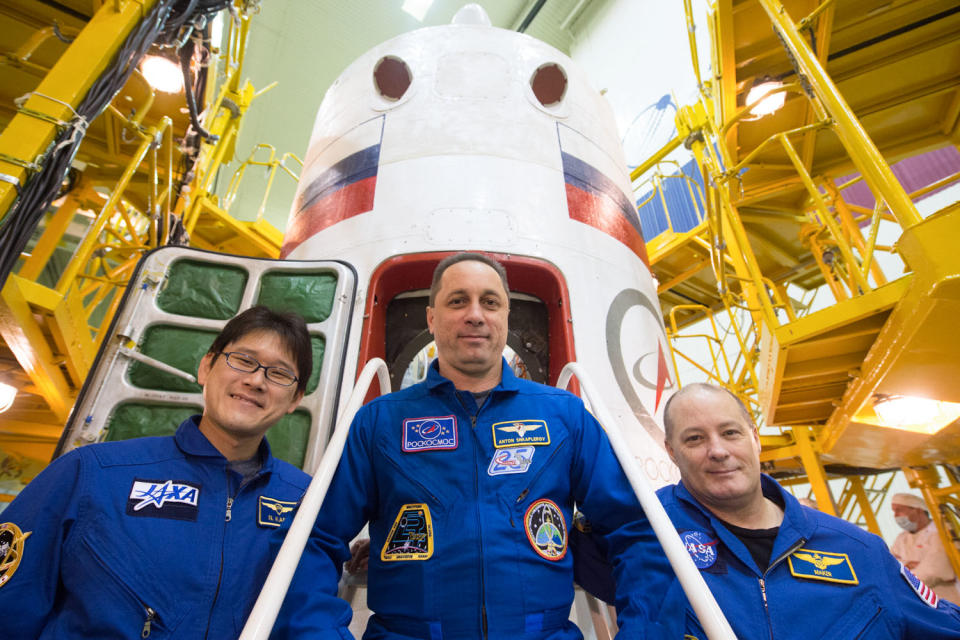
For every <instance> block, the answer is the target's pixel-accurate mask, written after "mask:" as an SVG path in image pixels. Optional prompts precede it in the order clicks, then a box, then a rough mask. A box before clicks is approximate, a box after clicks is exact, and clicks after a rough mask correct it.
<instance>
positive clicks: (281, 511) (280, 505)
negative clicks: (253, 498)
mask: <svg viewBox="0 0 960 640" xmlns="http://www.w3.org/2000/svg"><path fill="white" fill-rule="evenodd" d="M296 507H297V503H296V502H285V501H283V500H277V499H276V498H268V497H267V496H260V498H259V499H258V500H257V524H258V525H260V526H261V527H279V526H280V525H281V524H283V521H284V520H286V519H287V514H288V513H290V512H291V511H293V510H294V509H296Z"/></svg>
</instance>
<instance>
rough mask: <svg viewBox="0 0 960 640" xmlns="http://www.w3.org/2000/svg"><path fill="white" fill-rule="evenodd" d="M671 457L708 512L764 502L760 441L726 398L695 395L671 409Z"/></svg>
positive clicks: (714, 394)
mask: <svg viewBox="0 0 960 640" xmlns="http://www.w3.org/2000/svg"><path fill="white" fill-rule="evenodd" d="M670 415H671V416H672V417H673V430H672V431H671V433H670V437H669V438H668V439H667V441H666V443H665V444H666V449H667V453H668V454H669V455H670V458H671V459H672V460H673V462H674V463H675V464H676V465H677V467H679V469H680V476H681V478H682V479H683V484H684V486H685V487H686V488H687V489H688V490H689V491H690V493H691V494H692V495H693V496H694V497H695V498H697V500H699V501H700V502H701V503H702V504H703V505H704V506H706V507H708V508H715V509H718V510H726V511H735V510H737V509H738V508H740V507H743V506H746V505H749V504H750V503H751V502H752V501H755V500H762V498H763V493H762V491H761V488H760V437H759V436H758V435H757V431H756V429H754V428H753V424H752V423H751V422H750V421H748V420H747V418H746V416H745V415H744V414H743V411H742V410H741V408H740V405H739V404H737V402H736V401H735V400H734V399H733V398H731V397H729V396H728V395H727V394H725V393H722V392H717V391H710V390H696V391H692V392H690V393H689V394H687V395H684V396H681V397H680V398H677V399H676V400H675V401H674V402H673V403H672V404H671V405H670Z"/></svg>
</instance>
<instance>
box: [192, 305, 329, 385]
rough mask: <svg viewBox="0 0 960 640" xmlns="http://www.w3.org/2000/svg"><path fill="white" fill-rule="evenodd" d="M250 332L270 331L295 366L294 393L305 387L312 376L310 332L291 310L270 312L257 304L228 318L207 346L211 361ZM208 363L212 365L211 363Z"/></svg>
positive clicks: (299, 317) (214, 360)
mask: <svg viewBox="0 0 960 640" xmlns="http://www.w3.org/2000/svg"><path fill="white" fill-rule="evenodd" d="M254 331H272V332H273V333H275V334H277V337H279V338H280V342H281V343H282V344H283V346H284V347H286V348H287V350H288V351H289V352H290V355H292V356H293V359H294V361H295V362H296V365H297V371H296V374H297V391H304V390H305V389H306V388H307V381H308V380H309V379H310V374H311V373H313V347H312V345H311V344H310V333H309V332H308V331H307V323H306V322H304V321H303V318H302V317H301V316H300V315H299V314H297V313H293V312H292V311H288V312H281V311H274V310H273V309H270V308H269V307H265V306H263V305H257V306H255V307H250V308H249V309H247V310H246V311H243V312H241V313H238V314H237V315H235V316H234V317H233V318H231V319H230V322H228V323H227V324H226V325H225V326H224V327H223V331H221V332H220V335H218V336H217V337H216V339H215V340H214V341H213V344H211V345H210V350H209V351H208V353H212V354H213V362H216V361H217V357H218V356H219V355H220V353H221V352H222V351H223V350H224V349H226V348H227V346H228V345H230V344H232V343H234V342H236V341H237V340H239V339H240V338H242V337H243V336H245V335H247V334H248V333H253V332H254ZM211 364H212V363H211Z"/></svg>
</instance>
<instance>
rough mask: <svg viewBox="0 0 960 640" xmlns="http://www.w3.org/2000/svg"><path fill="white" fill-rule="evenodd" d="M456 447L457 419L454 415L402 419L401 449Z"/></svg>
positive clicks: (419, 449) (433, 449) (411, 451)
mask: <svg viewBox="0 0 960 640" xmlns="http://www.w3.org/2000/svg"><path fill="white" fill-rule="evenodd" d="M456 448H457V419H456V418H455V417H454V416H442V417H438V418H409V419H407V420H404V421H403V450H404V451H406V452H408V453H415V452H417V451H437V450H439V449H456Z"/></svg>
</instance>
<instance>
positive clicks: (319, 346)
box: [304, 336, 327, 395]
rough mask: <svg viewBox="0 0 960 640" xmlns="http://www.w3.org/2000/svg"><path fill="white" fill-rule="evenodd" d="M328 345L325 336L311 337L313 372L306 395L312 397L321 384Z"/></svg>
mask: <svg viewBox="0 0 960 640" xmlns="http://www.w3.org/2000/svg"><path fill="white" fill-rule="evenodd" d="M326 343H327V341H326V340H325V339H324V337H323V336H310V346H311V347H312V349H313V372H312V373H311V374H310V379H309V380H307V389H306V391H304V394H305V395H310V394H311V393H313V392H314V391H316V390H317V385H318V384H320V370H321V369H322V368H323V353H324V349H325V348H326Z"/></svg>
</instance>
